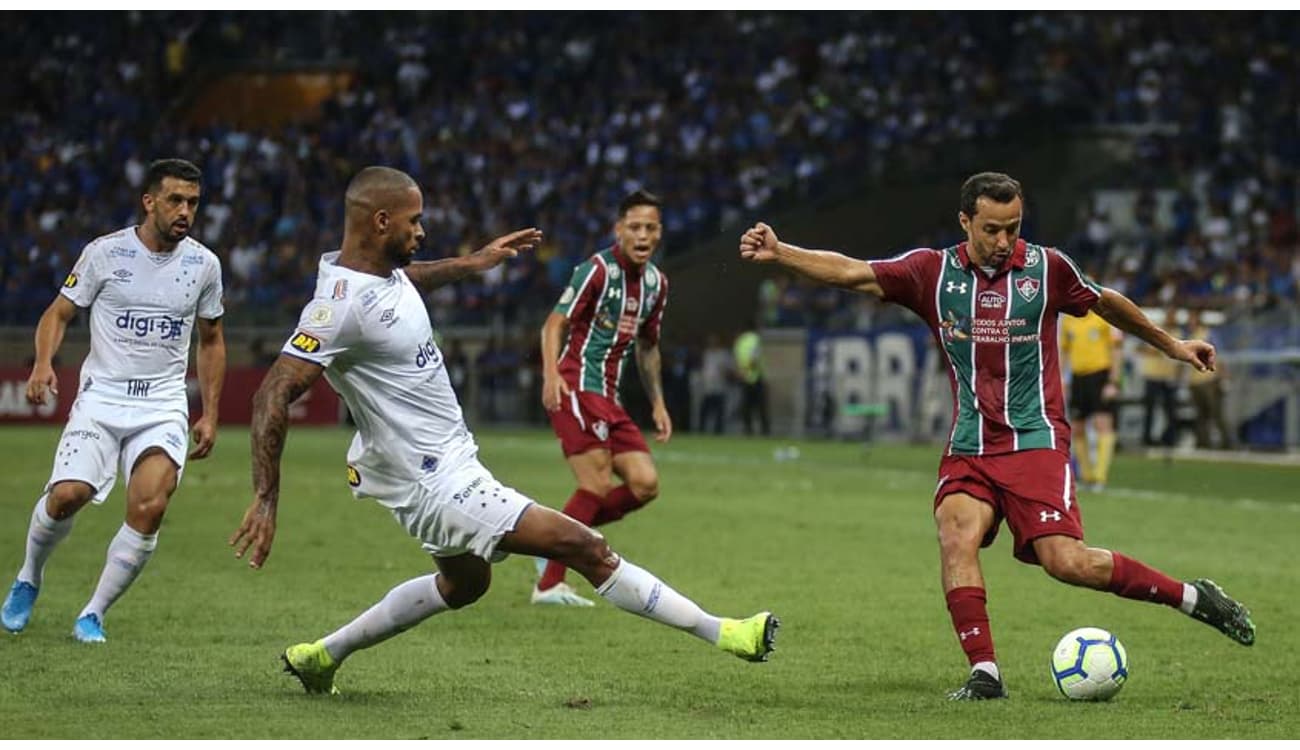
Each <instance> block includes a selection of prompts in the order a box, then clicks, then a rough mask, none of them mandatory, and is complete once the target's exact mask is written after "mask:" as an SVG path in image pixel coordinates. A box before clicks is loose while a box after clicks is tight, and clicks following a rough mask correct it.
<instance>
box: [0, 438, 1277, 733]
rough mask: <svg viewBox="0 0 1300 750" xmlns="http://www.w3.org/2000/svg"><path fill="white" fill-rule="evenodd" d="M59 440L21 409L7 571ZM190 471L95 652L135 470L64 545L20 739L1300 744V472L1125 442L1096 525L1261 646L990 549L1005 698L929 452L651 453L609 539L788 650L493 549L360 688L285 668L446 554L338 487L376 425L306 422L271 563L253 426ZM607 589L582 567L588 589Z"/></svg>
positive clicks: (1002, 542) (12, 452)
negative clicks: (93, 608)
mask: <svg viewBox="0 0 1300 750" xmlns="http://www.w3.org/2000/svg"><path fill="white" fill-rule="evenodd" d="M57 437H58V431H57V430H53V429H48V428H6V429H4V430H0V455H2V456H3V457H4V471H3V473H2V475H0V576H3V581H2V582H0V584H2V585H3V586H5V587H7V586H8V585H9V582H10V580H11V576H12V575H13V573H14V572H16V570H17V568H18V566H19V564H20V563H21V560H22V555H23V552H22V549H23V534H24V530H25V529H26V526H27V519H28V516H29V514H30V512H31V506H32V503H33V502H34V500H35V498H36V496H37V493H38V491H39V489H40V487H41V485H42V483H43V482H44V481H45V479H46V477H47V476H48V472H49V466H50V460H51V456H52V452H53V450H54V445H55V442H56V440H57ZM219 437H220V440H219V443H218V446H217V451H216V453H215V455H214V457H213V458H212V459H210V460H208V461H203V462H194V463H191V464H190V467H189V469H188V470H187V472H186V476H185V479H184V482H183V483H182V485H181V488H180V490H179V492H178V493H177V495H176V497H175V498H174V500H173V503H172V507H171V510H170V512H169V514H168V517H167V520H166V523H165V525H164V527H163V531H162V534H161V536H160V539H159V546H158V551H157V553H156V554H155V555H154V557H153V560H152V561H151V562H150V564H149V567H148V568H147V569H146V570H145V572H144V573H143V575H142V576H141V578H140V579H139V580H138V581H137V582H136V585H135V586H134V588H133V589H132V590H131V591H130V592H129V593H128V594H127V595H126V596H125V597H124V598H123V599H122V600H121V601H119V602H118V604H117V606H116V607H115V608H114V609H113V610H112V611H110V612H109V615H108V617H107V619H106V622H105V628H106V631H107V633H108V637H109V642H108V643H107V644H106V645H104V646H101V647H92V646H84V645H81V644H78V643H75V642H74V641H73V640H72V638H71V635H70V631H71V628H72V621H73V619H74V618H75V617H76V615H77V613H78V611H79V609H80V608H81V606H82V604H83V603H84V602H85V600H86V599H87V598H88V597H89V595H90V591H91V589H92V587H93V586H94V583H95V580H96V579H97V577H98V575H99V571H100V567H101V566H102V564H103V559H104V552H105V548H106V546H107V543H108V540H109V538H110V537H111V536H112V534H113V533H114V530H115V529H116V528H117V527H118V525H120V524H121V522H122V502H123V500H122V490H121V488H120V487H119V488H118V489H117V490H115V491H114V494H113V496H112V497H111V498H110V499H109V501H108V503H107V504H106V505H105V506H100V507H89V508H87V509H86V510H85V511H83V512H82V513H81V514H80V516H79V517H78V518H77V523H76V527H75V528H74V530H73V532H72V535H71V536H70V537H69V538H68V539H67V540H66V541H65V542H64V543H63V545H62V546H61V547H60V548H59V550H58V551H57V552H56V553H55V555H54V557H53V559H52V561H51V563H50V565H49V567H48V568H47V570H46V578H45V583H44V586H43V589H42V592H41V597H40V600H39V602H38V603H37V606H36V611H35V614H34V616H33V618H32V622H31V624H30V625H29V626H28V628H27V631H26V632H24V633H22V634H21V635H18V636H11V635H9V634H7V633H2V632H0V674H3V676H4V678H3V680H0V736H5V737H9V738H39V737H62V738H96V737H104V738H126V737H146V738H169V737H186V738H256V737H282V738H317V737H319V738H330V737H333V738H358V737H390V738H465V739H469V738H570V737H572V738H596V737H623V738H694V737H699V738H927V737H977V738H1003V737H1006V738H1023V737H1056V738H1074V739H1091V738H1130V737H1138V738H1141V737H1147V738H1173V737H1185V738H1198V739H1199V738H1288V737H1290V738H1294V737H1296V736H1297V735H1300V690H1297V689H1296V683H1297V680H1296V675H1297V671H1298V670H1300V658H1297V655H1298V654H1300V628H1297V627H1296V622H1297V619H1300V601H1298V600H1297V596H1298V595H1300V569H1298V567H1297V566H1296V564H1295V553H1294V550H1295V545H1296V542H1297V540H1298V539H1300V500H1298V499H1297V493H1296V484H1297V481H1296V480H1297V479H1298V478H1300V472H1297V471H1296V470H1295V469H1280V468H1270V467H1258V466H1233V465H1209V464H1195V463H1175V464H1167V463H1163V462H1153V461H1147V460H1141V459H1134V458H1126V457H1121V458H1120V459H1119V460H1118V461H1117V464H1116V467H1115V471H1114V475H1115V476H1114V478H1113V485H1114V487H1113V488H1112V490H1110V491H1109V492H1107V493H1106V494H1104V495H1092V494H1087V493H1085V494H1083V495H1082V496H1081V505H1082V508H1083V512H1084V518H1085V521H1086V524H1087V528H1088V533H1089V541H1091V542H1093V543H1094V544H1098V545H1102V546H1108V547H1113V548H1115V549H1118V550H1122V551H1124V552H1126V553H1128V554H1130V555H1133V556H1135V557H1137V558H1139V559H1141V560H1144V561H1146V562H1148V563H1149V564H1152V565H1154V566H1156V567H1159V568H1161V569H1163V570H1165V571H1167V572H1168V573H1170V574H1171V575H1174V576H1176V577H1180V578H1192V577H1197V576H1209V577H1212V578H1214V579H1215V580H1216V581H1218V582H1219V583H1221V584H1222V585H1223V586H1224V587H1225V588H1226V589H1227V590H1228V591H1229V593H1231V594H1233V595H1235V596H1237V597H1239V598H1241V599H1242V600H1243V601H1245V602H1246V603H1247V604H1248V605H1250V607H1251V608H1252V610H1253V612H1254V617H1255V622H1256V624H1257V625H1258V627H1259V640H1258V643H1257V644H1256V645H1255V646H1254V647H1253V648H1249V649H1248V648H1243V647H1241V646H1238V645H1236V644H1235V643H1232V642H1231V641H1229V640H1228V639H1227V638H1225V637H1224V636H1222V635H1220V634H1219V633H1217V632H1215V631H1214V630H1212V629H1210V628H1208V627H1206V626H1204V625H1201V624H1199V623H1196V622H1193V621H1192V620H1190V619H1189V618H1186V617H1183V616H1182V615H1180V614H1178V613H1177V612H1174V611H1172V610H1170V609H1167V608H1164V607H1160V606H1155V605H1150V604H1142V603H1137V602H1131V601H1125V600H1121V599H1118V598H1116V597H1114V596H1110V595H1108V594H1102V593H1095V592H1091V591H1085V590H1080V589H1073V588H1069V587H1066V586H1064V585H1062V584H1059V583H1056V582H1053V581H1051V580H1049V579H1048V578H1047V577H1046V576H1045V575H1043V574H1042V572H1041V571H1039V570H1038V569H1036V568H1031V567H1028V566H1025V565H1022V564H1019V563H1017V562H1015V561H1014V560H1012V558H1011V555H1010V548H1009V542H1010V534H1009V533H1008V532H1007V531H1006V530H1005V529H1004V530H1003V532H1002V534H1001V535H1000V537H999V539H998V541H997V543H996V544H995V545H994V546H993V547H992V548H991V549H989V550H986V551H985V553H984V556H983V560H984V569H985V574H986V577H987V579H988V583H989V586H988V589H989V597H990V604H989V609H990V615H991V617H992V624H993V630H994V635H995V637H996V639H997V646H998V653H999V658H1000V661H1001V664H1002V668H1003V671H1004V676H1005V678H1006V680H1007V686H1008V689H1009V691H1010V693H1011V699H1010V700H1007V701H998V702H994V703H985V704H960V705H958V704H949V703H947V702H946V701H945V700H944V693H945V691H947V690H949V689H951V688H953V687H955V686H956V685H957V684H959V683H960V682H961V681H962V679H963V677H964V674H965V671H966V666H965V660H964V658H963V656H962V653H961V650H960V648H959V647H958V645H957V643H956V638H955V637H954V635H953V633H952V629H951V627H950V624H949V620H948V614H947V611H946V610H945V608H944V601H943V596H942V594H941V592H940V590H939V575H938V552H937V548H936V544H935V539H934V530H933V522H932V520H931V515H930V496H931V492H932V491H933V487H934V482H935V474H934V469H935V466H936V464H937V460H938V453H939V449H938V448H937V447H933V446H923V447H913V446H886V445H877V446H870V447H864V446H862V445H857V444H851V443H814V442H809V443H800V444H799V447H800V449H801V455H800V457H799V458H798V459H797V460H793V461H781V462H777V461H774V460H773V450H774V448H776V447H778V446H780V445H783V444H784V443H780V442H776V441H767V440H757V439H755V440H743V439H734V438H726V439H722V438H718V439H712V438H705V437H694V436H686V435H683V436H679V437H677V438H675V439H674V440H673V441H672V443H671V444H670V445H668V446H666V447H662V446H656V447H655V448H654V450H655V454H656V459H657V462H658V465H659V469H660V473H661V485H662V494H661V496H660V499H659V500H657V501H656V502H655V503H654V504H652V505H651V506H650V507H649V508H647V509H645V510H643V511H642V512H639V513H637V514H634V515H632V516H630V517H628V518H627V519H625V520H623V521H622V522H620V523H618V524H615V525H612V526H609V527H606V528H605V529H604V531H605V533H606V535H607V537H608V538H609V539H610V541H611V543H612V544H613V546H614V548H615V549H616V550H618V551H620V552H621V553H622V554H624V555H625V556H626V557H627V558H628V559H630V560H632V561H634V562H636V563H638V564H639V565H641V566H643V567H646V568H648V569H650V570H652V571H654V572H655V573H657V574H658V575H659V576H660V577H661V578H663V579H664V580H665V581H667V582H668V583H669V584H671V585H672V586H674V587H675V588H677V589H678V590H680V591H682V592H683V593H685V594H686V595H688V596H690V597H692V598H694V599H695V600H696V601H698V602H700V603H701V605H702V606H704V607H705V609H707V610H710V611H712V612H714V613H717V614H724V615H731V616H744V615H748V614H751V613H753V612H755V611H758V610H760V609H771V610H773V611H774V612H776V613H777V614H778V615H779V616H780V617H781V619H782V622H783V623H784V627H783V628H782V630H781V633H780V638H779V639H778V650H777V652H776V653H775V654H774V655H773V659H772V661H771V662H769V663H767V664H757V665H755V664H748V663H745V662H742V661H740V660H738V659H735V658H733V657H731V656H728V655H726V654H723V653H721V652H719V651H716V650H715V649H713V648H712V647H710V646H708V645H706V644H704V643H701V642H699V641H697V640H695V639H694V638H692V637H690V636H688V635H685V634H682V633H679V632H675V631H672V630H669V629H667V628H663V627H661V626H658V625H655V624H653V623H650V622H648V621H645V620H642V619H640V618H637V617H632V616H629V615H627V614H624V613H622V612H620V611H618V610H616V609H615V608H614V607H612V606H609V605H608V604H606V603H604V602H600V603H599V606H597V607H596V608H595V609H587V610H571V609H543V608H537V607H533V606H531V605H530V604H529V603H528V592H529V589H530V586H531V584H532V579H533V566H532V563H531V561H529V560H522V559H509V560H507V561H505V562H504V563H502V564H500V565H498V566H496V570H495V581H494V584H493V587H492V591H490V592H489V593H488V595H487V596H486V597H484V599H483V600H482V601H480V602H479V603H478V604H476V605H474V606H473V607H470V608H469V609H467V610H465V611H461V612H453V613H447V614H443V615H440V616H438V617H435V618H433V619H431V620H429V621H427V622H425V623H423V624H422V625H420V626H419V627H417V628H415V629H414V630H412V631H410V632H408V633H405V634H403V635H401V636H399V637H397V638H395V639H393V640H391V641H389V642H387V643H385V644H382V645H380V646H379V647H377V648H374V649H371V650H369V651H365V652H361V653H358V654H356V655H355V656H354V657H353V658H352V659H351V660H350V661H349V662H348V663H347V664H346V666H345V667H344V668H343V669H342V670H341V671H340V673H339V677H338V684H339V686H340V688H341V689H342V691H343V695H341V696H338V697H336V698H325V697H320V696H307V695H305V694H303V693H302V691H301V689H300V687H299V686H298V684H297V682H296V681H295V680H293V679H292V678H291V677H289V676H287V675H284V674H281V673H280V671H279V664H278V656H279V654H280V652H281V650H282V649H283V648H284V647H285V646H286V645H288V644H290V643H294V642H297V641H303V640H312V639H315V638H317V637H320V636H321V635H323V634H324V633H325V632H327V631H328V630H330V629H333V628H334V627H336V626H338V625H340V624H342V623H343V622H345V621H347V620H348V619H350V618H351V617H352V616H353V615H355V614H356V613H358V612H360V611H361V610H362V609H364V608H365V607H368V606H369V605H370V604H372V603H373V602H375V601H377V600H378V599H379V598H380V597H382V596H383V595H384V593H385V592H387V591H388V589H389V588H390V587H392V586H393V585H394V584H396V583H398V582H400V581H402V580H405V579H407V578H410V577H412V576H415V575H419V574H422V573H425V572H428V571H429V570H430V563H429V561H428V560H427V559H426V558H425V557H424V555H423V553H422V552H421V551H420V549H419V546H418V545H417V544H416V543H415V542H414V540H412V539H410V538H409V537H407V536H406V534H405V532H403V531H402V529H401V528H400V527H398V526H397V524H396V523H395V522H394V521H393V520H392V518H391V517H390V516H389V515H388V514H387V513H386V512H385V511H384V510H383V509H382V508H380V507H379V506H378V505H376V504H374V503H368V502H367V503H362V502H355V501H353V500H352V499H351V497H350V495H349V493H348V490H347V486H346V484H345V481H344V452H345V450H346V446H347V443H348V440H349V439H350V433H348V432H345V431H344V430H341V429H329V430H309V429H297V430H293V431H291V432H290V436H289V444H288V448H287V450H286V454H285V459H284V487H283V499H282V503H281V510H280V518H279V533H278V537H277V539H276V545H275V548H274V550H273V551H272V555H271V558H270V561H269V563H268V565H267V567H266V568H265V569H264V570H262V571H253V570H250V569H248V568H247V567H246V565H245V564H244V563H243V562H241V561H237V560H235V559H234V558H233V557H232V556H231V553H230V550H229V548H228V547H227V546H226V539H227V537H228V536H229V535H230V533H231V531H233V529H234V528H235V526H236V525H237V523H238V521H239V519H240V517H241V515H242V514H243V511H244V509H245V507H246V506H247V503H248V499H249V484H250V480H249V471H248V444H247V432H246V431H245V430H242V429H239V428H229V429H225V430H223V431H222V433H221V434H220V436H219ZM478 437H479V442H480V445H481V455H482V458H483V460H484V463H486V464H487V466H488V467H489V468H491V469H492V470H493V471H494V472H495V473H496V475H497V476H498V477H499V478H500V479H501V480H502V481H504V482H506V483H507V484H510V485H512V486H515V487H517V488H519V489H520V490H522V491H524V492H525V493H526V494H528V495H530V496H532V497H534V498H536V499H537V500H539V501H541V502H543V503H545V504H548V505H551V506H559V505H562V504H563V502H564V500H565V499H566V498H567V497H568V495H569V493H570V491H571V489H572V483H571V480H570V477H569V472H568V469H567V468H566V467H565V465H564V464H563V462H562V460H561V457H560V453H559V449H558V447H557V446H556V444H555V441H554V439H553V438H552V437H551V436H550V435H549V434H547V433H542V432H520V431H512V432H501V431H483V432H481V433H480V434H479V436H478ZM574 582H575V583H577V584H578V585H579V590H581V591H587V592H590V587H588V586H587V584H586V582H584V581H577V580H575V581H574ZM1084 625H1096V626H1100V627H1104V628H1107V629H1109V630H1112V631H1113V632H1115V633H1117V634H1118V635H1119V637H1120V639H1121V640H1122V641H1123V642H1124V644H1125V645H1126V646H1127V647H1128V652H1129V655H1130V659H1131V670H1132V677H1131V679H1130V681H1129V683H1128V685H1126V686H1125V688H1124V690H1123V691H1122V692H1121V693H1120V694H1119V696H1118V697H1117V699H1116V700H1115V701H1113V702H1111V703H1109V704H1100V705H1091V704H1072V703H1067V702H1066V701H1065V700H1064V699H1062V698H1061V697H1060V696H1059V695H1058V694H1056V692H1055V688H1054V687H1053V685H1052V682H1051V679H1050V677H1049V675H1048V660H1049V656H1050V651H1051V648H1052V646H1053V644H1054V643H1055V642H1056V640H1057V638H1059V637H1060V636H1061V635H1062V634H1063V633H1065V632H1066V631H1067V630H1070V629H1072V628H1076V627H1080V626H1084Z"/></svg>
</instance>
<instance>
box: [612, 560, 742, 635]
mask: <svg viewBox="0 0 1300 750" xmlns="http://www.w3.org/2000/svg"><path fill="white" fill-rule="evenodd" d="M596 593H597V594H600V595H601V596H603V597H605V600H606V601H608V602H609V603H610V604H613V605H614V606H616V607H618V608H619V609H622V610H625V611H627V612H631V613H632V614H634V615H640V616H642V617H646V618H649V619H651V620H654V621H655V622H662V623H663V624H665V625H669V626H672V627H674V628H677V629H679V630H685V631H686V632H688V633H691V634H692V635H694V636H695V637H697V638H701V639H703V640H706V641H708V642H709V643H715V644H716V643H717V642H718V633H719V632H720V631H721V630H722V621H721V620H720V619H718V618H717V617H714V616H713V615H711V614H709V613H708V612H705V611H704V610H703V609H700V605H698V604H696V603H695V602H693V601H691V600H690V599H687V598H686V597H684V596H682V595H681V594H679V593H677V592H676V591H674V590H673V589H672V588H671V587H669V586H668V584H666V583H664V582H663V581H661V580H659V579H658V578H656V577H655V576H654V574H653V573H651V572H650V571H648V570H645V569H644V568H638V567H637V566H635V565H633V564H632V563H630V562H628V561H627V560H626V559H624V560H621V561H619V564H618V567H617V568H615V569H614V573H613V574H612V575H611V576H610V577H609V578H608V579H607V580H606V581H605V582H604V583H602V584H601V585H600V587H599V588H597V589H596Z"/></svg>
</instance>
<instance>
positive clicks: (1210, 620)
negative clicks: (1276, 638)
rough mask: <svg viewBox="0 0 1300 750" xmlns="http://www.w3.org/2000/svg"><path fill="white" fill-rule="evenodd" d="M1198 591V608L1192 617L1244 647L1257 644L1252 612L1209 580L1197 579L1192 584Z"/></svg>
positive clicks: (1193, 611)
mask: <svg viewBox="0 0 1300 750" xmlns="http://www.w3.org/2000/svg"><path fill="white" fill-rule="evenodd" d="M1191 586H1192V588H1194V589H1196V607H1195V608H1194V609H1193V610H1192V617H1195V618H1196V619H1198V620H1200V621H1201V622H1204V623H1206V624H1207V625H1212V626H1213V627H1215V628H1217V629H1218V630H1219V632H1221V633H1223V634H1224V635H1226V636H1228V637H1229V638H1231V639H1232V640H1234V641H1236V642H1237V643H1240V644H1241V645H1243V646H1250V645H1253V644H1254V643H1255V622H1254V621H1253V620H1251V619H1250V610H1249V609H1246V607H1245V605H1243V604H1242V603H1241V602H1239V601H1237V600H1236V599H1233V598H1232V597H1230V596H1228V595H1227V593H1225V592H1224V590H1223V589H1222V588H1220V587H1219V585H1218V584H1217V583H1215V582H1214V581H1211V580H1210V579H1208V578H1197V579H1196V580H1195V581H1192V582H1191Z"/></svg>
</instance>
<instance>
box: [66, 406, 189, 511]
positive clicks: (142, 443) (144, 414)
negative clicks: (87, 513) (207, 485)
mask: <svg viewBox="0 0 1300 750" xmlns="http://www.w3.org/2000/svg"><path fill="white" fill-rule="evenodd" d="M188 434H189V418H188V416H187V415H186V414H185V413H184V412H180V411H176V410H174V409H147V408H142V407H138V406H118V405H116V404H104V403H99V402H96V401H86V400H82V399H77V401H76V402H75V403H74V404H73V405H72V412H71V413H70V414H69V415H68V424H67V426H65V427H64V428H63V437H61V438H59V449H58V452H56V453H55V454H54V471H52V472H51V473H50V481H49V483H48V484H46V486H45V490H46V492H48V491H49V489H50V487H52V486H54V485H55V484H56V483H58V482H66V481H78V482H85V483H86V484H89V485H90V486H92V487H94V488H95V502H96V503H102V502H104V501H105V500H107V499H108V493H109V492H110V491H112V489H113V483H114V482H115V481H116V480H117V475H118V471H119V467H120V471H121V473H122V475H123V476H125V477H127V481H130V477H131V470H132V469H134V468H135V462H136V461H137V460H139V458H140V456H141V455H142V454H143V453H144V452H145V451H147V450H149V449H150V448H159V449H161V450H162V451H164V452H165V453H166V454H167V456H168V458H170V459H171V460H172V463H174V464H176V477H177V480H178V481H179V480H180V475H181V474H183V473H184V471H185V455H186V451H187V449H188V447H189V438H188Z"/></svg>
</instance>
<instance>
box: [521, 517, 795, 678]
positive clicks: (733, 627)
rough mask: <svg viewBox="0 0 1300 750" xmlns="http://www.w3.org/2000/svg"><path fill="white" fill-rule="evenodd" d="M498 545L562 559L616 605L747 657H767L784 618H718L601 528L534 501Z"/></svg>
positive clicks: (762, 613) (751, 658)
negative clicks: (626, 553)
mask: <svg viewBox="0 0 1300 750" xmlns="http://www.w3.org/2000/svg"><path fill="white" fill-rule="evenodd" d="M498 549H500V550H502V551H504V552H513V553H518V554H524V555H536V556H542V557H549V558H551V559H552V560H558V561H560V562H562V563H564V565H565V566H566V567H569V568H572V569H573V570H575V571H577V572H578V573H579V574H581V575H582V576H583V577H584V578H586V579H587V580H588V581H590V582H591V584H592V585H593V586H595V587H596V593H598V594H600V595H601V596H602V597H604V598H605V599H606V600H607V601H609V602H610V603H611V604H613V605H614V606H616V607H618V608H620V609H623V610H626V611H628V612H631V613H633V614H636V615H640V616H641V617H645V618H648V619H651V620H654V621H656V622H660V623H663V624H665V625H669V626H671V627H674V628H677V629H679V630H684V631H686V632H688V633H691V634H692V635H694V636H696V637H697V638H700V639H702V640H705V641H708V642H709V643H712V644H714V645H716V646H718V647H719V648H721V649H723V650H724V651H727V652H729V653H732V654H735V655H736V656H739V657H740V658H742V659H746V660H748V661H766V660H767V657H768V654H770V653H771V652H772V650H773V643H774V641H775V638H776V629H777V628H778V627H779V626H780V622H779V621H778V620H777V618H776V617H774V616H773V615H772V614H771V613H770V612H760V613H758V614H756V615H753V616H752V617H749V618H746V619H743V620H733V619H729V618H719V617H715V616H713V615H711V614H709V613H708V612H705V611H704V610H703V609H701V608H700V606H699V605H698V604H696V603H695V602H693V601H691V600H690V599H688V598H686V597H685V596H682V595H681V594H680V593H678V592H677V591H675V590H674V589H672V588H671V587H670V586H668V584H666V583H664V582H663V581H661V580H659V579H658V578H657V577H655V575H654V574H653V573H651V572H650V571H648V570H645V569H643V568H640V567H637V566H636V565H633V564H632V563H630V562H628V561H627V560H625V559H622V558H620V557H619V555H617V554H616V553H615V552H614V551H613V550H612V549H610V547H609V545H608V544H607V543H606V542H605V538H604V537H603V536H601V535H600V533H599V532H596V531H594V530H593V529H591V528H588V527H587V526H584V525H582V524H580V523H578V522H577V521H574V520H573V519H572V518H569V517H568V516H566V515H564V514H562V513H558V512H556V511H554V510H551V509H550V508H547V507H544V506H541V505H532V506H530V507H529V508H528V510H526V511H525V512H524V514H523V515H522V516H521V517H520V518H519V522H518V524H517V525H516V526H515V529H514V531H511V532H510V533H508V534H506V535H505V536H504V537H502V539H501V543H500V545H499V547H498Z"/></svg>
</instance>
